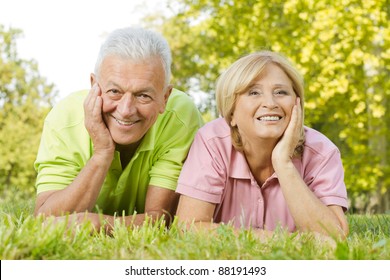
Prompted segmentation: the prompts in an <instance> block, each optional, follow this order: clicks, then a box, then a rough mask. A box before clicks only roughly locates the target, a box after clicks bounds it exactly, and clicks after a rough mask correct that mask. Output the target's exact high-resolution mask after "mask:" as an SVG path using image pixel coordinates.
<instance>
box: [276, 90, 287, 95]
mask: <svg viewBox="0 0 390 280" xmlns="http://www.w3.org/2000/svg"><path fill="white" fill-rule="evenodd" d="M275 94H276V95H287V94H288V92H287V91H285V90H278V91H276V92H275Z"/></svg>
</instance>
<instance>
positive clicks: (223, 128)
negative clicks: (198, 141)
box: [198, 118, 230, 139]
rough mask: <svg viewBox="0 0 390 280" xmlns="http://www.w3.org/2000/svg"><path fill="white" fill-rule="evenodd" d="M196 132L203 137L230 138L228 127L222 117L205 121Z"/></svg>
mask: <svg viewBox="0 0 390 280" xmlns="http://www.w3.org/2000/svg"><path fill="white" fill-rule="evenodd" d="M198 133H199V134H200V135H202V137H203V138H206V139H213V138H229V139H230V127H229V126H228V124H227V122H226V120H225V119H224V118H217V119H215V120H212V121H210V122H208V123H206V124H205V125H204V126H202V127H201V128H200V129H199V131H198Z"/></svg>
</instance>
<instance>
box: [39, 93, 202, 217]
mask: <svg viewBox="0 0 390 280" xmlns="http://www.w3.org/2000/svg"><path fill="white" fill-rule="evenodd" d="M87 94H88V91H80V92H76V93H73V94H71V95H69V96H68V97H67V98H65V99H64V100H62V101H61V102H59V103H58V104H57V105H56V106H55V107H54V108H53V109H52V110H51V112H50V113H49V114H48V116H47V117H46V119H45V123H44V128H43V132H42V137H41V143H40V147H39V151H38V155H37V159H36V161H35V164H34V167H35V170H36V171H37V173H38V176H37V180H36V188H37V193H41V192H44V191H49V190H60V189H64V188H66V187H67V186H68V185H69V184H70V183H72V181H73V180H74V179H75V177H76V176H77V175H78V174H79V173H80V171H81V169H82V168H83V167H84V165H85V164H86V163H87V161H88V160H89V159H90V158H91V156H92V154H93V145H92V141H91V138H90V137H89V134H88V132H87V130H86V128H85V126H84V109H83V102H84V99H85V97H86V95H87ZM202 124H203V121H202V117H201V115H200V113H199V111H198V110H197V108H196V107H195V105H194V103H193V102H192V100H191V98H190V97H189V96H188V95H186V94H185V93H183V92H181V91H178V90H175V89H174V90H173V91H172V93H171V95H170V97H169V100H168V103H167V106H166V109H165V112H164V113H163V114H160V115H159V117H158V118H157V121H156V123H155V124H154V125H153V126H152V127H151V128H150V129H149V131H148V132H147V134H146V135H145V136H144V138H143V139H142V142H141V144H140V145H139V147H138V149H137V151H136V152H135V154H134V156H133V158H132V159H131V161H130V162H129V164H128V165H127V166H126V167H125V169H123V168H122V165H121V161H120V154H119V152H117V151H116V152H115V155H114V159H113V161H112V164H111V167H110V169H109V171H108V173H107V176H106V179H105V181H104V183H103V186H102V189H101V191H100V194H99V197H98V199H97V203H96V207H95V208H96V209H95V210H99V211H101V212H103V213H104V214H111V215H112V214H114V213H118V214H119V215H121V214H125V215H129V214H133V213H134V211H136V212H137V213H143V212H144V209H145V198H146V191H147V187H148V186H149V185H153V186H157V187H161V188H166V189H170V190H175V189H176V185H177V180H178V177H179V174H180V171H181V169H182V166H183V162H184V160H185V158H186V156H187V153H188V150H189V147H190V145H191V143H192V141H193V138H194V136H195V133H196V132H197V130H198V129H199V127H201V126H202Z"/></svg>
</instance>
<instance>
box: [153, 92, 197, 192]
mask: <svg viewBox="0 0 390 280" xmlns="http://www.w3.org/2000/svg"><path fill="white" fill-rule="evenodd" d="M186 99H188V97H186V98H185V100H184V104H182V106H178V107H180V108H179V109H176V110H172V111H171V112H168V113H167V114H166V117H165V119H164V120H162V121H161V122H159V124H158V129H159V132H158V133H157V135H156V138H157V139H156V147H155V159H154V162H153V165H152V167H151V169H150V171H149V176H150V182H149V185H152V186H157V187H162V188H167V189H170V190H176V187H177V180H178V178H179V175H180V172H181V170H182V167H183V163H184V160H185V159H186V157H187V154H188V150H189V149H190V146H191V144H192V142H193V140H194V136H195V134H196V132H197V131H198V129H199V128H200V127H201V126H202V125H203V120H202V117H201V115H200V113H199V111H198V109H197V108H196V107H195V105H194V104H193V103H192V101H191V102H189V101H188V100H187V101H186ZM173 101H174V102H183V97H180V99H176V100H175V99H174V100H173Z"/></svg>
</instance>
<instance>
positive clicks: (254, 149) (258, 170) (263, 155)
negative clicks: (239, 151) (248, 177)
mask: <svg viewBox="0 0 390 280" xmlns="http://www.w3.org/2000/svg"><path fill="white" fill-rule="evenodd" d="M275 145H276V143H273V142H270V141H261V142H256V143H249V142H247V143H244V151H243V152H244V155H245V158H246V160H247V162H248V165H249V168H250V170H251V172H252V174H253V176H254V178H255V179H256V181H257V183H258V184H259V185H260V186H261V185H262V184H263V183H264V182H265V180H266V179H267V178H269V177H270V176H271V175H272V174H273V173H274V169H273V166H272V160H271V157H272V151H273V149H274V147H275Z"/></svg>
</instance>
